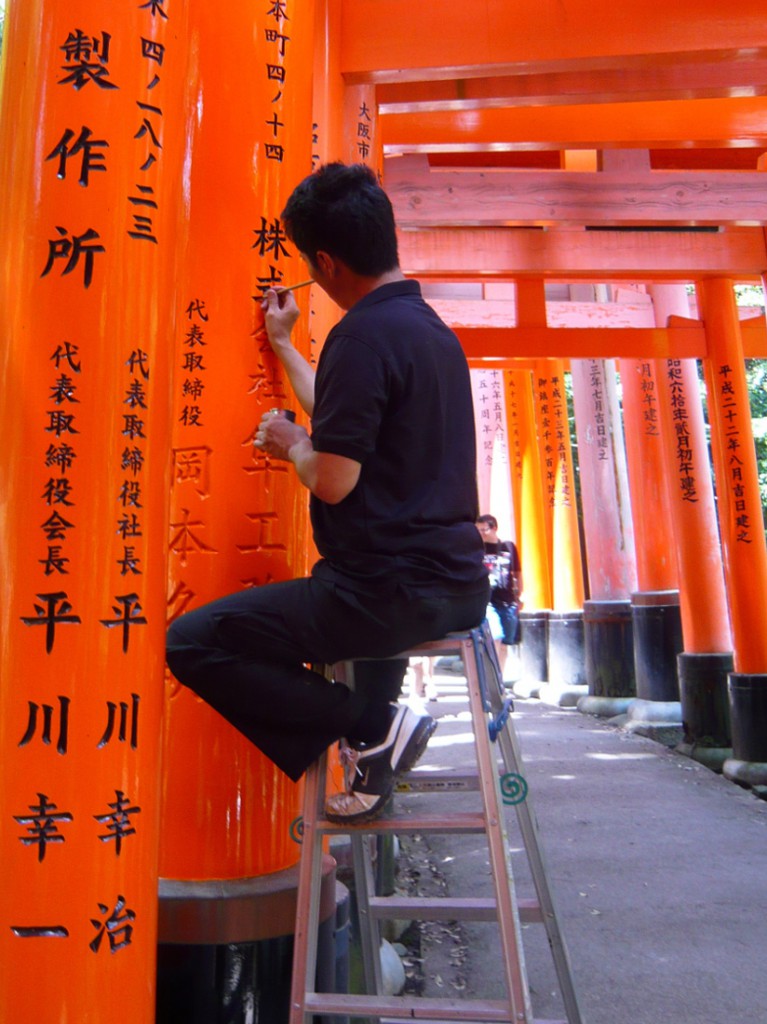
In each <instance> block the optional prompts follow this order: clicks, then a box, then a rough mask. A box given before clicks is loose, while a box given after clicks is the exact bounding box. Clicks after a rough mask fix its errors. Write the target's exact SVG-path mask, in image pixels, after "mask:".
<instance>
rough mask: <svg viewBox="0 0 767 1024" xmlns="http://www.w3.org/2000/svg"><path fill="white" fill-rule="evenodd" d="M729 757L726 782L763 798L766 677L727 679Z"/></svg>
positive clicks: (766, 749) (766, 771) (766, 752)
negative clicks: (735, 784)
mask: <svg viewBox="0 0 767 1024" xmlns="http://www.w3.org/2000/svg"><path fill="white" fill-rule="evenodd" d="M728 691H729V698H730V721H731V723H732V757H731V758H729V759H728V760H726V761H725V762H724V767H723V769H722V771H723V774H724V776H725V777H726V778H728V779H730V780H731V781H732V782H738V783H740V784H741V785H743V786H750V787H751V788H752V789H754V790H755V791H756V792H758V793H759V795H760V796H765V795H767V675H765V674H763V673H759V674H757V673H748V674H747V673H744V672H732V673H730V676H729V679H728Z"/></svg>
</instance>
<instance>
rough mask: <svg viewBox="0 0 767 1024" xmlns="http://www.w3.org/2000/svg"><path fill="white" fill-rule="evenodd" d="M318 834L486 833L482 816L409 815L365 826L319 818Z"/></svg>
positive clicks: (379, 819) (378, 820)
mask: <svg viewBox="0 0 767 1024" xmlns="http://www.w3.org/2000/svg"><path fill="white" fill-rule="evenodd" d="M316 828H317V831H318V832H325V833H327V834H328V835H348V834H349V833H350V832H444V833H447V834H450V833H453V834H455V835H459V834H461V833H465V834H467V835H469V834H472V833H475V832H484V831H485V819H484V817H483V816H482V815H481V814H451V815H450V816H449V817H441V816H439V815H430V816H429V817H426V818H417V817H415V816H410V815H408V816H407V817H399V818H376V819H375V821H368V822H366V823H365V824H363V825H337V824H336V823H335V822H333V821H328V820H327V819H326V818H318V819H317V823H316Z"/></svg>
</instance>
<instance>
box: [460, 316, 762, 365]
mask: <svg viewBox="0 0 767 1024" xmlns="http://www.w3.org/2000/svg"><path fill="white" fill-rule="evenodd" d="M453 330H454V331H455V333H456V334H457V335H458V338H459V340H460V342H461V346H462V347H463V350H464V352H465V353H466V357H467V359H468V360H469V362H470V363H471V364H472V365H475V366H476V365H479V364H480V363H482V364H483V365H484V366H485V368H487V362H488V361H490V362H492V364H493V366H494V367H495V368H497V369H505V368H509V369H514V368H515V366H516V360H517V359H531V358H539V357H546V358H557V359H565V358H570V359H613V358H626V359H702V358H704V357H705V356H706V354H707V347H706V336H705V330H704V329H703V327H702V325H700V324H699V323H696V322H695V321H690V322H689V326H684V327H676V326H671V327H665V328H664V327H625V328H620V327H615V328H592V327H565V328H558V327H504V326H493V327H486V326H482V327H467V326H465V325H464V326H461V325H457V326H453ZM741 333H742V337H743V352H744V355H745V357H746V358H747V359H764V358H765V357H767V329H765V322H764V318H763V317H759V318H758V319H756V320H747V321H742V322H741Z"/></svg>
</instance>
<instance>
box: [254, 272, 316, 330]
mask: <svg viewBox="0 0 767 1024" xmlns="http://www.w3.org/2000/svg"><path fill="white" fill-rule="evenodd" d="M309 284H314V279H313V278H311V277H310V278H309V280H308V281H299V282H298V284H289V285H286V286H285V287H284V288H282V287H280V288H275V289H274V290H275V291H276V292H277V294H278V295H284V294H285V292H294V291H295V290H296V288H306V286H307V285H309ZM253 298H254V300H255V301H256V302H263V298H264V297H263V295H254V296H253ZM262 334H266V328H265V327H257V328H256V329H255V331H253V337H255V338H258V337H260V335H262Z"/></svg>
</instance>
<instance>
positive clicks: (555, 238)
mask: <svg viewBox="0 0 767 1024" xmlns="http://www.w3.org/2000/svg"><path fill="white" fill-rule="evenodd" d="M399 253H400V264H401V266H402V268H403V270H404V271H405V273H406V274H408V275H410V276H413V277H418V278H421V279H427V280H428V279H437V280H451V279H456V280H457V279H460V280H466V281H470V280H504V279H509V278H518V277H527V276H534V277H545V278H546V279H547V280H554V279H559V280H567V281H572V280H592V281H599V282H609V281H618V280H634V281H656V280H665V281H681V282H686V281H694V280H696V279H698V278H700V277H706V276H711V275H724V276H726V277H733V278H735V279H736V280H738V281H758V280H759V279H760V275H761V274H763V273H764V272H765V271H767V245H765V234H764V230H763V229H762V228H761V227H759V228H742V229H734V230H728V231H719V232H698V231H695V232H673V233H667V232H657V231H639V230H637V231H635V232H633V231H632V232H626V231H609V230H605V231H584V230H583V229H582V228H569V229H568V228H563V229H559V228H558V229H557V230H551V231H541V230H538V229H535V228H517V229H513V230H512V229H509V228H500V227H465V228H421V229H419V230H417V231H408V230H401V231H400V232H399Z"/></svg>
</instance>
